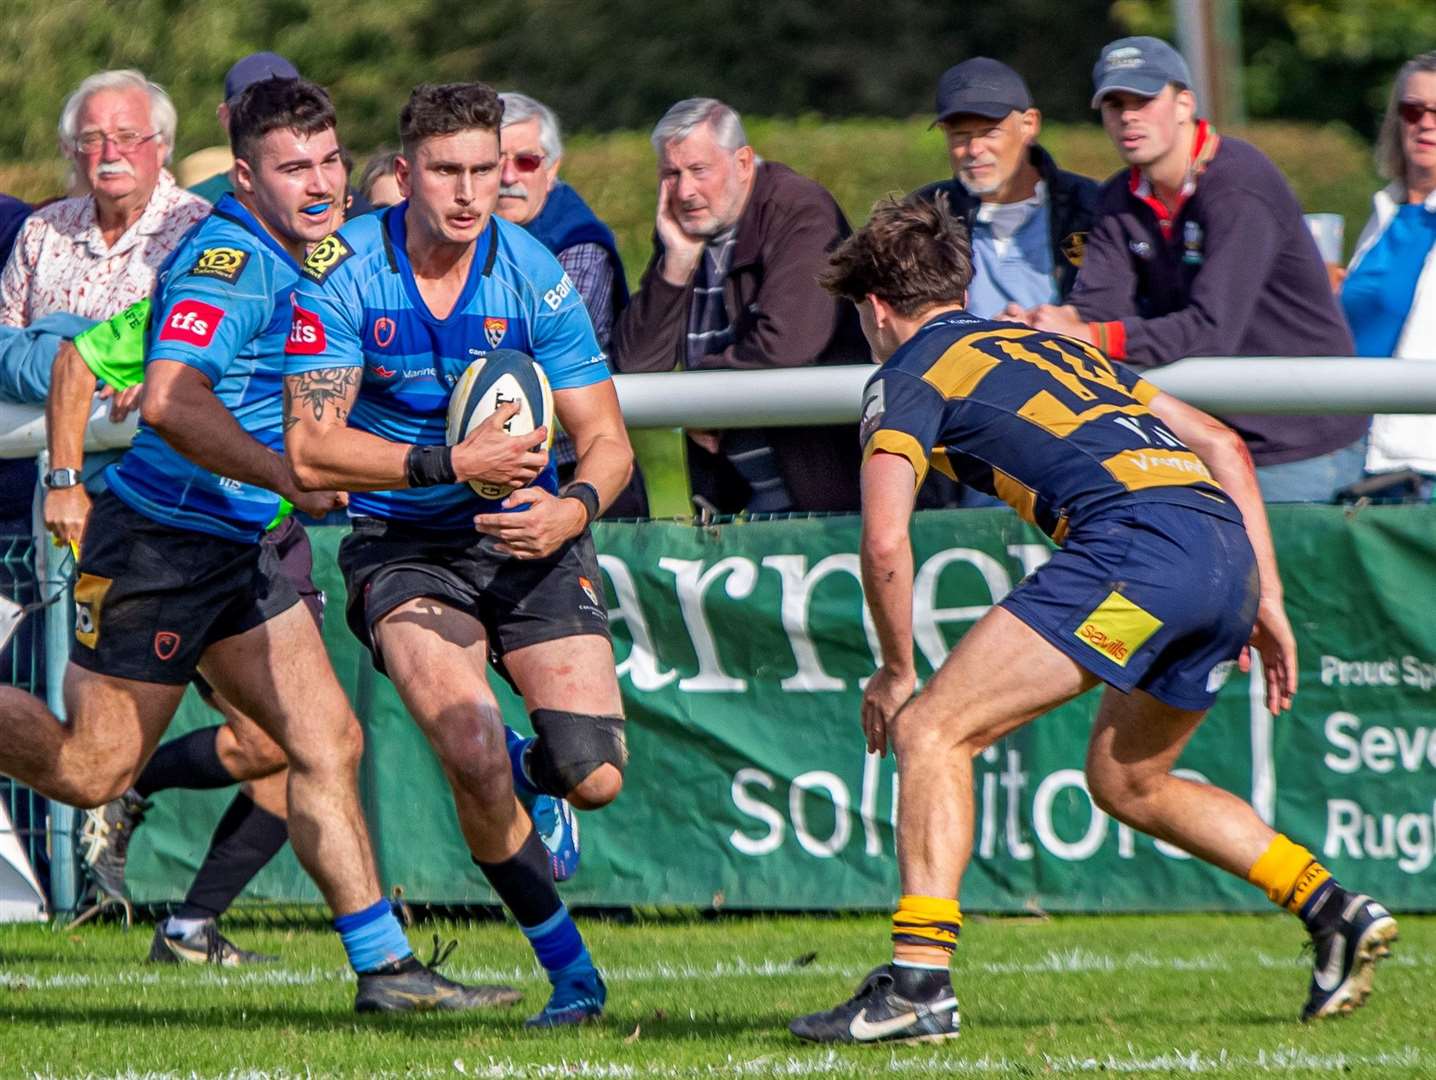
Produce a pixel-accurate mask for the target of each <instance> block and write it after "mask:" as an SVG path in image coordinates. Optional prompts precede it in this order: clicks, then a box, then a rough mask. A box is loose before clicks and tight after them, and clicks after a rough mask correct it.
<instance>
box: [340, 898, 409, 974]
mask: <svg viewBox="0 0 1436 1080" xmlns="http://www.w3.org/2000/svg"><path fill="white" fill-rule="evenodd" d="M334 929H335V930H338V931H339V940H340V941H342V942H343V943H344V951H345V952H346V953H348V955H349V966H350V967H352V968H353V969H354V970H355V971H356V972H357V973H359V974H361V975H362V974H363V973H364V972H366V971H373V970H374V969H375V968H381V967H383V966H384V965H385V964H389V963H393V962H394V961H396V960H404V959H406V958H408V957H410V956H413V955H414V950H413V949H411V948H409V939H408V938H406V937H405V936H404V928H403V927H401V926H400V925H399V920H398V919H396V918H394V909H393V908H392V907H391V906H390V904H389V901H388V900H385V899H382V898H381V899H379V900H378V901H377V902H376V903H374V904H373V905H371V906H369V907H366V908H365V909H364V910H363V911H355V912H353V913H351V914H349V915H340V916H339V917H338V918H337V919H335V920H334Z"/></svg>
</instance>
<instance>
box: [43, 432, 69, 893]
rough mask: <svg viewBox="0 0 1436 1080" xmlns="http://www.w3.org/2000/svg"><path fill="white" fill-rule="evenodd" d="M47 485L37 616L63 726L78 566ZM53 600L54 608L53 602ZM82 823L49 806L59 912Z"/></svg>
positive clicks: (51, 694) (48, 684)
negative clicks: (54, 528) (50, 509)
mask: <svg viewBox="0 0 1436 1080" xmlns="http://www.w3.org/2000/svg"><path fill="white" fill-rule="evenodd" d="M37 464H38V465H39V471H40V476H42V477H43V476H44V475H45V473H46V471H48V469H49V468H50V455H49V454H48V453H45V452H43V451H42V452H41V453H40V455H39V459H38V462H37ZM44 501H45V491H44V485H43V484H38V483H37V485H36V488H35V511H34V518H33V532H34V539H35V576H36V577H37V578H39V581H40V599H42V600H44V601H45V607H44V608H43V609H42V610H41V611H40V612H39V613H38V614H39V616H40V617H41V618H43V619H44V620H45V701H46V704H48V705H49V706H50V711H51V712H53V713H54V714H55V715H56V716H57V717H59V718H60V721H61V722H62V723H63V722H64V721H65V667H66V665H67V664H68V663H69V661H70V635H71V632H72V627H71V620H72V619H73V618H74V617H75V605H74V603H73V601H72V599H71V581H72V578H73V577H74V564H75V560H74V559H73V558H72V557H71V555H70V551H69V549H68V548H61V547H56V546H55V543H54V541H53V540H52V539H51V537H50V533H49V531H48V530H47V529H46V528H45V516H44V513H43V508H44ZM52 600H53V603H52V602H51V601H52ZM78 818H79V814H78V812H77V811H76V810H75V808H74V807H73V806H66V805H65V804H64V803H58V802H53V801H52V802H51V803H50V905H51V908H52V909H53V910H54V911H55V912H56V913H57V914H58V913H59V912H62V911H64V912H69V911H74V910H75V906H76V904H77V903H78V902H79V899H80V884H79V880H78V877H77V873H76V871H77V870H78V868H79V863H78V860H77V859H76V856H75V823H76V821H77V820H78Z"/></svg>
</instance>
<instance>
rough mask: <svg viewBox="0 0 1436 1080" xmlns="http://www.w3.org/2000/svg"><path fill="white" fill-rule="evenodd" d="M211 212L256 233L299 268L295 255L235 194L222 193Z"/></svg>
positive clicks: (271, 249) (290, 263) (286, 260)
mask: <svg viewBox="0 0 1436 1080" xmlns="http://www.w3.org/2000/svg"><path fill="white" fill-rule="evenodd" d="M210 214H211V215H212V216H214V217H220V218H224V219H225V220H226V221H232V222H234V224H236V225H238V226H239V227H240V228H242V229H247V230H248V231H250V232H252V233H254V235H255V236H257V237H258V238H259V240H260V241H261V242H262V243H263V244H265V245H266V246H267V247H268V248H269V250H270V251H272V252H274V254H275V255H276V256H277V257H278V258H280V259H282V260H283V261H284V262H285V263H287V264H289V265H290V266H292V267H294V269H295V270H296V271H297V270H298V269H299V264H298V263H297V262H295V261H294V256H293V255H291V254H289V252H287V251H285V250H284V248H282V247H281V246H280V245H279V241H278V240H276V239H275V238H274V237H272V236H270V235H269V230H268V229H266V228H265V227H264V226H263V225H261V224H260V223H259V219H258V218H256V217H255V216H254V215H253V214H251V213H250V212H249V211H248V210H246V209H245V207H244V204H243V203H242V202H240V201H239V200H238V199H236V198H235V197H234V196H233V195H231V194H229V193H225V194H224V195H221V196H220V199H219V202H217V203H215V204H214V209H213V210H211V211H210Z"/></svg>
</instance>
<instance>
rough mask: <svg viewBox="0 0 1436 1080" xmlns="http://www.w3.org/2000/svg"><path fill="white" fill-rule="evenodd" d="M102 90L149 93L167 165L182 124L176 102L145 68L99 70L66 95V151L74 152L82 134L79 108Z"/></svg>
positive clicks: (63, 120) (63, 117)
mask: <svg viewBox="0 0 1436 1080" xmlns="http://www.w3.org/2000/svg"><path fill="white" fill-rule="evenodd" d="M102 90H143V91H144V92H145V93H146V94H147V95H148V96H149V99H150V125H151V126H152V127H153V128H154V129H155V131H157V132H159V137H160V138H161V139H162V140H163V141H164V144H165V164H166V165H168V164H169V161H170V157H171V156H172V155H173V154H174V149H175V128H176V127H178V126H179V119H178V117H177V116H176V115H175V107H174V102H172V101H170V96H169V95H168V94H166V93H165V90H164V87H162V86H161V85H160V84H159V83H154V82H150V80H149V79H147V78H145V75H144V72H142V71H136V70H135V69H134V68H116V69H115V70H113V71H99V72H96V73H95V74H94V75H91V76H89V77H88V78H87V79H85V81H84V82H82V83H80V85H79V86H77V87H75V91H74V93H72V94H71V95H70V96H69V97H68V98H66V99H65V107H64V108H63V109H61V110H60V145H61V146H62V147H64V149H65V152H66V153H67V154H73V153H74V152H75V143H76V140H77V139H78V138H79V137H80V132H79V130H78V128H79V123H80V110H81V109H83V108H84V107H85V102H86V101H88V100H89V99H90V97H91V96H93V95H94V94H98V93H99V92H100V91H102Z"/></svg>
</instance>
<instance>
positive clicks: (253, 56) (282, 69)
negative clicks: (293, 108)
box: [186, 52, 299, 203]
mask: <svg viewBox="0 0 1436 1080" xmlns="http://www.w3.org/2000/svg"><path fill="white" fill-rule="evenodd" d="M297 78H299V69H298V68H297V67H295V66H294V65H293V64H291V63H290V62H289V61H288V60H286V59H285V58H284V57H282V56H280V55H279V54H278V53H272V52H257V53H250V54H249V55H248V56H244V57H241V58H240V59H238V60H236V61H235V62H234V64H233V65H232V66H231V67H230V69H229V71H228V72H226V73H225V76H224V100H223V101H221V102H220V103H219V106H218V107H217V108H216V109H215V115H216V116H217V117H218V118H219V126H220V127H222V128H223V129H224V132H225V134H226V135H228V134H229V108H230V105H231V103H233V102H234V100H235V99H236V98H238V97H239V95H240V94H241V93H243V91H244V89H245V88H246V87H248V86H249V85H250V84H251V83H257V82H259V81H260V80H261V79H297ZM215 149H223V150H225V151H228V149H229V148H228V147H223V148H219V147H216V148H215ZM210 152H211V151H206V150H201V151H199V153H202V154H207V153H210ZM191 156H192V157H193V156H194V155H191ZM229 160H230V162H231V164H232V163H233V161H234V158H233V157H232V156H231V157H230V158H229ZM229 169H230V166H228V165H227V166H225V167H224V168H223V169H221V170H220V171H219V172H217V173H215V174H214V175H213V176H211V177H209V178H208V179H207V180H201V181H200V182H199V183H198V184H192V185H190V190H191V191H193V192H194V193H195V194H196V195H198V196H200V197H201V198H204V199H208V200H209V201H210V202H211V203H216V202H219V199H220V196H222V195H227V194H229V193H230V192H232V191H233V190H234V182H233V180H231V179H230V175H229ZM186 182H188V181H186Z"/></svg>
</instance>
